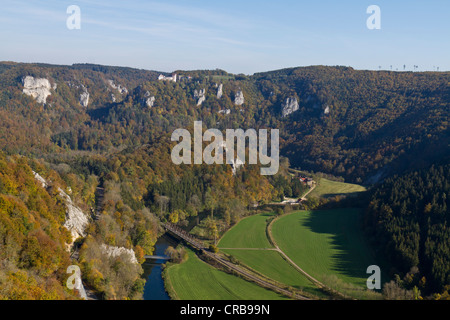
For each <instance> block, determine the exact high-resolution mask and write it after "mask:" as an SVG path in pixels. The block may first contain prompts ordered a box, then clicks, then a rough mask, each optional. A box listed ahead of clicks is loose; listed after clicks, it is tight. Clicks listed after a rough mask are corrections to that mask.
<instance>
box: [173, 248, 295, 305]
mask: <svg viewBox="0 0 450 320" xmlns="http://www.w3.org/2000/svg"><path fill="white" fill-rule="evenodd" d="M188 253H189V258H188V260H187V261H186V262H184V263H182V264H179V265H172V266H170V267H169V268H168V269H167V270H166V271H167V276H168V278H169V281H170V283H171V285H172V288H173V289H174V291H175V292H176V294H177V295H178V297H179V298H180V299H181V300H287V299H288V298H286V297H284V296H282V295H279V294H277V293H275V292H273V291H270V290H266V289H264V288H261V287H259V286H258V285H256V284H254V283H251V282H248V281H245V280H243V279H241V278H239V277H236V276H233V275H230V274H227V273H225V272H222V271H220V270H218V269H215V268H213V267H211V266H210V265H208V264H207V263H205V262H203V261H201V260H200V259H199V258H198V257H197V256H196V255H195V253H194V252H192V251H191V250H189V251H188Z"/></svg>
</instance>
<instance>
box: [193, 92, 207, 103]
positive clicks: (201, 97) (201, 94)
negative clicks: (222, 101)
mask: <svg viewBox="0 0 450 320" xmlns="http://www.w3.org/2000/svg"><path fill="white" fill-rule="evenodd" d="M205 95H206V89H202V90H195V91H194V98H195V99H198V101H197V106H201V105H202V103H203V102H204V101H205V100H206V96H205Z"/></svg>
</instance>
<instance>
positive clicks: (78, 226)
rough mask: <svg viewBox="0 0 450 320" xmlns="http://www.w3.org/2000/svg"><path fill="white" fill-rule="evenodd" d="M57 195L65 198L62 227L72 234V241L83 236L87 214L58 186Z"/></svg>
mask: <svg viewBox="0 0 450 320" xmlns="http://www.w3.org/2000/svg"><path fill="white" fill-rule="evenodd" d="M58 192H59V195H60V196H61V197H62V198H64V199H65V203H66V222H65V223H64V227H66V228H67V230H69V231H70V233H71V234H72V243H73V241H75V240H76V239H78V238H84V237H85V236H86V232H85V230H86V228H87V226H88V224H89V220H88V218H87V216H86V215H85V214H84V213H83V211H81V209H80V208H78V207H77V206H75V204H74V203H73V202H72V199H71V198H70V196H69V195H68V194H67V193H65V192H64V191H63V190H62V189H61V188H58Z"/></svg>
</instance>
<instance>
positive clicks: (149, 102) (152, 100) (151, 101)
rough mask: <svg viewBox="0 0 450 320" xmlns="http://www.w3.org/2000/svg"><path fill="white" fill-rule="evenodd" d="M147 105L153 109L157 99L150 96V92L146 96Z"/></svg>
mask: <svg viewBox="0 0 450 320" xmlns="http://www.w3.org/2000/svg"><path fill="white" fill-rule="evenodd" d="M144 100H145V105H146V106H147V107H149V108H153V106H154V104H155V101H156V98H155V97H154V96H152V95H151V94H150V92H148V91H147V92H146V93H145V95H144Z"/></svg>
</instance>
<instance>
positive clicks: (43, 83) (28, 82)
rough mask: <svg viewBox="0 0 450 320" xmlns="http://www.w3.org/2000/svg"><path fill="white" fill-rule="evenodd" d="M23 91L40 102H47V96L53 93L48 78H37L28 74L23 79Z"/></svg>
mask: <svg viewBox="0 0 450 320" xmlns="http://www.w3.org/2000/svg"><path fill="white" fill-rule="evenodd" d="M22 81H23V93H25V94H26V95H29V96H31V97H33V98H34V99H35V100H36V101H37V102H38V103H42V104H45V102H46V101H47V97H48V96H50V95H51V92H50V89H51V85H50V82H49V81H48V80H47V79H35V78H33V77H31V76H26V77H25V78H24V79H23V80H22Z"/></svg>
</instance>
